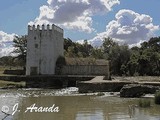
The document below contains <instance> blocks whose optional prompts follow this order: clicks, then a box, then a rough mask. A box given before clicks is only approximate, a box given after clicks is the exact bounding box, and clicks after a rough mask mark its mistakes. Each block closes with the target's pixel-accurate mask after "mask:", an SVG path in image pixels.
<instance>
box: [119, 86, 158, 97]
mask: <svg viewBox="0 0 160 120" xmlns="http://www.w3.org/2000/svg"><path fill="white" fill-rule="evenodd" d="M157 90H160V87H159V86H152V85H141V84H127V85H124V86H123V88H122V89H121V90H120V97H141V96H142V95H144V94H149V93H150V94H154V93H155V92H156V91H157Z"/></svg>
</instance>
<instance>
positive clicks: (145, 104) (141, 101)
mask: <svg viewBox="0 0 160 120" xmlns="http://www.w3.org/2000/svg"><path fill="white" fill-rule="evenodd" d="M150 106H151V101H150V100H148V99H139V107H150Z"/></svg>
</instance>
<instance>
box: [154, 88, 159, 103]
mask: <svg viewBox="0 0 160 120" xmlns="http://www.w3.org/2000/svg"><path fill="white" fill-rule="evenodd" d="M154 101H155V104H160V91H158V92H156V93H155V99H154Z"/></svg>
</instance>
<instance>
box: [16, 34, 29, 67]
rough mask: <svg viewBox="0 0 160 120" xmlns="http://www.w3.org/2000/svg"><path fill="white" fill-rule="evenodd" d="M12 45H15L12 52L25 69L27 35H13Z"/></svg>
mask: <svg viewBox="0 0 160 120" xmlns="http://www.w3.org/2000/svg"><path fill="white" fill-rule="evenodd" d="M13 46H14V47H15V49H14V51H13V53H15V54H16V55H17V56H16V58H17V59H18V60H19V63H20V65H21V66H23V67H24V69H25V65H26V54H27V36H26V35H24V36H15V37H14V39H13Z"/></svg>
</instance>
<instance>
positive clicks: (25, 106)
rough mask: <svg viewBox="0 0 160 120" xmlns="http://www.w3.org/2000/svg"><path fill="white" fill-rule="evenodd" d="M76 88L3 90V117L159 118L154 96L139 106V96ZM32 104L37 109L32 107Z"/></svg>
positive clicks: (51, 119) (0, 101)
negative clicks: (141, 106)
mask: <svg viewBox="0 0 160 120" xmlns="http://www.w3.org/2000/svg"><path fill="white" fill-rule="evenodd" d="M77 91H78V89H77V88H67V89H60V90H53V89H48V90H42V89H18V90H1V91H0V109H1V111H0V120H160V106H158V105H155V104H154V101H153V98H147V99H150V100H151V107H149V108H140V107H138V106H136V105H137V104H138V100H139V99H138V98H136V99H135V98H132V99H130V98H120V97H118V96H117V95H110V94H109V93H104V94H105V95H103V96H98V95H95V94H96V93H95V94H87V95H86V94H78V92H77ZM33 106H34V107H37V109H38V110H37V111H36V110H35V109H31V108H33ZM46 107H48V109H45V110H44V111H41V110H42V108H46ZM51 107H52V108H51ZM49 108H50V110H51V109H52V111H49ZM2 111H3V112H2ZM4 112H5V113H4ZM6 113H7V114H6Z"/></svg>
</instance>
